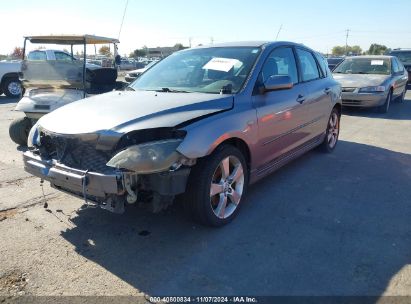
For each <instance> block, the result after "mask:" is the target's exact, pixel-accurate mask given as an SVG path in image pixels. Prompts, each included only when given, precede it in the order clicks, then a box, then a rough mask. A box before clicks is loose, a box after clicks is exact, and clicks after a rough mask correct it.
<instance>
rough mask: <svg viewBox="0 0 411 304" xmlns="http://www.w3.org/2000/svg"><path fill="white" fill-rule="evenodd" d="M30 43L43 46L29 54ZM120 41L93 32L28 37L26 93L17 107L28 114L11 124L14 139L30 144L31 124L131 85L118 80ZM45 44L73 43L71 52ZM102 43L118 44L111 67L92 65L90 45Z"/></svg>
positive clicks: (23, 79)
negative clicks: (76, 52) (77, 52)
mask: <svg viewBox="0 0 411 304" xmlns="http://www.w3.org/2000/svg"><path fill="white" fill-rule="evenodd" d="M27 42H30V43H33V44H41V48H39V49H37V50H34V51H31V52H29V53H28V55H27V56H25V54H26V47H27V46H26V43H27ZM117 43H119V41H118V39H113V38H106V37H98V36H92V35H79V36H75V35H63V36H29V37H25V38H24V48H23V62H22V64H21V73H20V81H21V83H22V86H23V88H24V90H23V91H25V93H24V96H23V97H22V98H21V100H20V101H19V102H18V103H17V106H16V108H15V111H21V112H24V113H25V117H23V118H19V119H16V120H14V121H13V122H12V123H11V125H10V127H9V134H10V137H11V139H12V140H13V141H14V142H15V143H17V144H19V145H26V144H27V137H28V134H29V132H30V129H31V127H32V126H33V125H34V124H35V123H36V121H37V120H38V119H39V118H40V117H41V116H43V115H45V114H47V113H50V112H51V111H54V110H55V109H57V108H59V107H62V106H64V105H66V104H68V103H71V102H74V101H77V100H80V99H83V98H86V97H89V96H93V95H95V94H102V93H107V92H110V91H113V90H121V89H123V88H124V87H125V86H126V85H127V84H126V83H123V82H119V81H117V66H118V64H119V61H120V56H119V55H117ZM45 44H51V45H59V46H61V45H64V46H69V47H70V48H71V54H70V53H69V52H68V51H61V50H51V49H44V45H45ZM98 44H100V45H101V44H109V45H111V44H113V45H114V48H113V51H114V60H111V61H110V65H109V66H110V67H107V64H105V65H104V66H105V67H102V66H99V65H96V64H92V63H90V59H88V58H87V45H94V46H95V45H98ZM73 46H77V47H78V46H80V47H81V46H83V47H82V51H83V53H82V57H83V58H81V59H78V58H75V56H74V54H73ZM94 49H95V47H94Z"/></svg>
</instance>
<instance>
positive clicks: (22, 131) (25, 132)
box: [9, 117, 32, 146]
mask: <svg viewBox="0 0 411 304" xmlns="http://www.w3.org/2000/svg"><path fill="white" fill-rule="evenodd" d="M31 127H32V123H31V120H30V119H29V118H27V117H23V118H18V119H15V120H14V121H13V122H12V123H11V124H10V127H9V135H10V138H11V139H12V140H13V141H14V142H15V143H16V144H18V145H20V146H26V145H27V138H28V136H29V132H30V129H31Z"/></svg>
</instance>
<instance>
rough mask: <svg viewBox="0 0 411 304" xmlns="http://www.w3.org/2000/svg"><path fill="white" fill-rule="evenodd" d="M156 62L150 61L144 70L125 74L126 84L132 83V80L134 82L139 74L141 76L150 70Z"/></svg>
mask: <svg viewBox="0 0 411 304" xmlns="http://www.w3.org/2000/svg"><path fill="white" fill-rule="evenodd" d="M157 62H158V61H152V62H150V63H149V64H147V65H146V66H145V67H144V68H141V69H137V70H133V71H130V72H128V73H127V74H126V76H125V78H124V79H125V80H126V81H127V82H133V81H134V80H136V79H137V78H138V77H139V76H140V75H141V74H143V73H144V72H145V71H147V70H148V69H149V68H151V67H152V66H153V65H155V64H156V63H157Z"/></svg>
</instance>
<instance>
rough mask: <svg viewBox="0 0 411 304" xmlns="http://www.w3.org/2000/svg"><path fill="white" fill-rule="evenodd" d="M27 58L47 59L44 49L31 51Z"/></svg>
mask: <svg viewBox="0 0 411 304" xmlns="http://www.w3.org/2000/svg"><path fill="white" fill-rule="evenodd" d="M27 59H28V60H47V55H46V52H45V51H32V52H30V53H29V55H28V56H27Z"/></svg>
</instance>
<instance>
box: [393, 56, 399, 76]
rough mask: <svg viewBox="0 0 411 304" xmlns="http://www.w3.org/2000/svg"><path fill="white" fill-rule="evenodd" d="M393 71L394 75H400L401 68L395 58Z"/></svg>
mask: <svg viewBox="0 0 411 304" xmlns="http://www.w3.org/2000/svg"><path fill="white" fill-rule="evenodd" d="M392 70H393V72H394V73H398V72H399V71H400V67H399V66H398V63H397V60H396V59H395V58H393V59H392Z"/></svg>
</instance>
